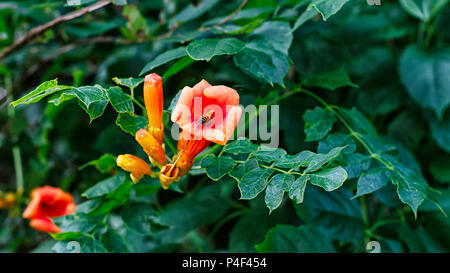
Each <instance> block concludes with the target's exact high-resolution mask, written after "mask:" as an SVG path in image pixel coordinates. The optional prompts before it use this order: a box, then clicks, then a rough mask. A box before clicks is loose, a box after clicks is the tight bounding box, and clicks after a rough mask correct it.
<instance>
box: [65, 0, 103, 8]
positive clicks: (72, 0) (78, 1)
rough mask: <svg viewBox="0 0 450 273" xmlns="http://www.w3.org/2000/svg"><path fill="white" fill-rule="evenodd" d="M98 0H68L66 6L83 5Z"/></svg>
mask: <svg viewBox="0 0 450 273" xmlns="http://www.w3.org/2000/svg"><path fill="white" fill-rule="evenodd" d="M97 1H98V0H66V6H68V7H72V6H82V5H86V4H89V3H92V2H97Z"/></svg>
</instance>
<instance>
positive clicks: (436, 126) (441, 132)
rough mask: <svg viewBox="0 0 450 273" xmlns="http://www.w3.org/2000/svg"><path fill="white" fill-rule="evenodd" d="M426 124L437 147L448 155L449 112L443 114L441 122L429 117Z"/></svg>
mask: <svg viewBox="0 0 450 273" xmlns="http://www.w3.org/2000/svg"><path fill="white" fill-rule="evenodd" d="M428 122H429V124H430V129H431V135H432V136H433V139H434V140H435V141H436V143H437V144H438V145H439V147H441V148H442V149H443V150H444V151H446V152H448V153H450V111H447V114H445V116H444V118H443V119H442V120H437V119H436V118H434V117H430V118H429V119H428Z"/></svg>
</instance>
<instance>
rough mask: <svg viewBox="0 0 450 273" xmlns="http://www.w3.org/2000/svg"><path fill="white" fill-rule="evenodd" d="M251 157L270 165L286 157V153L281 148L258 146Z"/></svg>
mask: <svg viewBox="0 0 450 273" xmlns="http://www.w3.org/2000/svg"><path fill="white" fill-rule="evenodd" d="M253 155H254V156H255V157H256V158H257V159H258V160H260V161H262V162H266V163H272V162H273V161H276V160H278V159H280V158H282V157H284V156H285V155H286V151H285V150H283V149H281V148H272V147H268V146H264V145H262V146H260V148H259V150H258V151H256V152H253Z"/></svg>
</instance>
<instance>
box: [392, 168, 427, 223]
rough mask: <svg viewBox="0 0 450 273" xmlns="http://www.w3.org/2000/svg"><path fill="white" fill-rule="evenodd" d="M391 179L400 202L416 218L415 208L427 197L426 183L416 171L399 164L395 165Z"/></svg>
mask: <svg viewBox="0 0 450 273" xmlns="http://www.w3.org/2000/svg"><path fill="white" fill-rule="evenodd" d="M391 163H392V161H391ZM394 164H396V163H394ZM391 179H392V183H393V184H394V185H396V186H397V194H398V197H399V198H400V201H402V202H403V203H405V204H407V205H409V206H410V207H411V208H412V210H413V212H414V215H416V216H417V208H418V207H419V206H420V205H421V204H422V203H423V201H424V200H425V199H426V197H427V189H428V184H427V181H426V180H425V179H424V178H423V177H422V175H421V174H418V173H417V171H414V170H411V169H408V168H406V167H404V166H403V165H400V164H396V165H395V171H394V172H393V175H392V177H391Z"/></svg>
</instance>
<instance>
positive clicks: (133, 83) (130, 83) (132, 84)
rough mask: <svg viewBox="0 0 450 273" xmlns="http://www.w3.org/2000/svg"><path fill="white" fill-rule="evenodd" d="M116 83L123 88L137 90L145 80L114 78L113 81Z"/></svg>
mask: <svg viewBox="0 0 450 273" xmlns="http://www.w3.org/2000/svg"><path fill="white" fill-rule="evenodd" d="M112 80H113V81H114V82H115V83H117V84H118V85H122V86H126V87H128V88H130V89H133V90H134V89H135V88H136V87H138V86H139V85H140V84H141V83H143V82H144V78H132V77H129V78H117V77H114V78H113V79H112Z"/></svg>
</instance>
